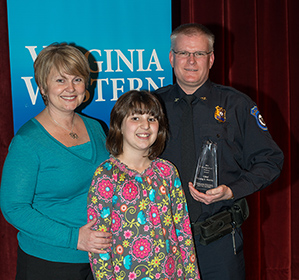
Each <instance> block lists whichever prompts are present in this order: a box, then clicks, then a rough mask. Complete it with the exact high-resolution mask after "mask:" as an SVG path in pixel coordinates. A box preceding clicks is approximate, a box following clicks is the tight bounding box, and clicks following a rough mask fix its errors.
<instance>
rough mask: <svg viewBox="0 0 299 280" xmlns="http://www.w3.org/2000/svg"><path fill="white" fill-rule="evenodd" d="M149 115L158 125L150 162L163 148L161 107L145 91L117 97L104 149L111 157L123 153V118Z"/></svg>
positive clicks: (164, 136)
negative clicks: (105, 148)
mask: <svg viewBox="0 0 299 280" xmlns="http://www.w3.org/2000/svg"><path fill="white" fill-rule="evenodd" d="M136 113H137V114H142V115H143V114H149V115H151V116H153V117H154V118H156V119H157V120H158V123H159V130H158V135H157V139H156V141H155V142H154V144H153V145H152V146H151V147H150V149H149V154H148V157H149V159H150V160H153V159H155V158H156V157H157V156H159V155H160V154H161V153H162V151H163V149H164V146H165V141H166V137H167V121H166V117H165V114H164V113H163V109H162V106H161V104H160V102H159V100H158V99H157V97H155V96H154V95H153V94H151V93H150V92H148V91H145V90H141V91H138V90H131V91H128V92H126V93H124V94H123V95H122V96H120V97H119V99H118V100H117V102H116V103H115V105H114V107H113V108H112V111H111V114H110V129H109V133H108V137H107V141H106V147H107V149H108V150H109V152H110V153H111V154H112V155H113V156H118V155H120V154H122V153H123V135H122V133H121V125H122V122H123V120H124V118H125V117H127V116H129V115H133V114H136Z"/></svg>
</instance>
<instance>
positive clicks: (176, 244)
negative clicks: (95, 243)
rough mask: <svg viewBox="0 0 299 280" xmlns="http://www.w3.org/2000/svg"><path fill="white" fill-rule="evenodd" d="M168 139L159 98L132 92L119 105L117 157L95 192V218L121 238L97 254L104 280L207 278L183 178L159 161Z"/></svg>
mask: <svg viewBox="0 0 299 280" xmlns="http://www.w3.org/2000/svg"><path fill="white" fill-rule="evenodd" d="M165 138H166V121H165V117H164V114H163V111H162V108H161V105H160V103H159V102H158V100H157V99H156V97H154V96H153V95H152V94H150V93H148V92H146V91H140V92H139V91H129V92H127V93H125V94H123V95H122V96H121V97H120V98H119V99H118V101H117V102H116V104H115V106H114V107H113V109H112V111H111V118H110V130H109V135H108V138H107V143H106V145H107V148H108V150H109V151H110V153H111V155H110V158H109V159H108V160H106V161H104V162H103V163H102V164H101V165H100V166H99V168H98V169H97V170H96V172H95V175H94V178H93V180H92V184H91V187H90V190H89V194H88V220H89V221H93V220H97V223H96V225H95V226H94V229H95V230H97V231H103V232H108V231H111V232H112V234H113V246H112V250H111V252H107V253H106V254H97V253H91V254H90V263H91V265H92V269H93V275H94V278H95V279H97V280H99V279H105V280H106V279H143V280H149V279H200V277H199V272H198V267H197V262H196V257H195V251H194V244H193V240H192V234H191V228H190V221H189V216H188V210H187V205H186V199H185V196H184V192H183V189H182V186H181V182H180V179H179V177H178V172H177V170H176V168H175V167H174V166H173V165H172V164H171V163H170V162H168V161H165V160H162V159H159V158H157V156H158V155H159V154H160V153H161V152H162V150H163V148H164V143H165Z"/></svg>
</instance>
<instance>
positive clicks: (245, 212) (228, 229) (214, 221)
mask: <svg viewBox="0 0 299 280" xmlns="http://www.w3.org/2000/svg"><path fill="white" fill-rule="evenodd" d="M248 216H249V208H248V204H247V201H246V199H245V198H241V199H239V200H236V201H235V202H234V204H233V206H232V207H230V208H229V209H226V210H224V211H221V212H219V213H217V214H215V215H213V216H211V217H209V218H208V219H206V220H205V221H203V222H196V223H192V224H191V228H192V232H193V235H194V236H197V235H199V236H200V239H199V242H200V243H201V244H203V245H207V244H209V243H211V242H213V241H215V240H217V239H219V238H221V237H223V236H224V235H226V234H228V233H232V234H234V231H235V228H238V227H240V226H241V225H242V224H243V222H244V221H245V220H246V219H247V218H248ZM233 241H234V236H233Z"/></svg>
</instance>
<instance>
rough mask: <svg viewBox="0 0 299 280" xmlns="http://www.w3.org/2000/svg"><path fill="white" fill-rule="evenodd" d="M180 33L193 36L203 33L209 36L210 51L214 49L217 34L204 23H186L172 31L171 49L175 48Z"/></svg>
mask: <svg viewBox="0 0 299 280" xmlns="http://www.w3.org/2000/svg"><path fill="white" fill-rule="evenodd" d="M179 34H183V35H187V36H192V35H197V34H203V35H205V36H206V37H207V38H208V41H209V51H214V43H215V35H214V34H213V33H212V32H211V31H210V30H209V29H208V28H207V27H206V26H204V25H202V24H199V23H186V24H182V25H180V26H178V27H177V28H176V29H175V30H173V31H172V33H171V35H170V40H171V49H174V48H175V43H176V38H177V36H178V35H179Z"/></svg>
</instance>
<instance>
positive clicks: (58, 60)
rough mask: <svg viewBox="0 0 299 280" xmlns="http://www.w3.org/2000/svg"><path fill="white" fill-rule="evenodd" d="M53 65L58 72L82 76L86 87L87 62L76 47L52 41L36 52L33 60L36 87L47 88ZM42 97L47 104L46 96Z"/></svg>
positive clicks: (44, 89) (87, 80) (87, 78)
mask: <svg viewBox="0 0 299 280" xmlns="http://www.w3.org/2000/svg"><path fill="white" fill-rule="evenodd" d="M53 67H54V68H55V69H56V70H57V71H58V72H59V73H66V74H68V75H75V76H80V77H82V78H83V80H84V83H85V86H86V88H87V85H88V82H89V74H90V67H89V63H88V60H87V59H86V57H85V56H84V54H83V53H82V52H81V51H80V50H78V49H77V48H76V47H74V46H72V45H68V44H66V43H53V44H51V45H49V46H48V47H46V48H44V49H43V50H42V51H41V52H40V53H39V54H38V56H37V58H36V60H35V62H34V76H35V81H36V83H37V85H38V87H39V88H40V89H43V91H44V92H45V93H46V92H47V90H48V86H47V79H48V76H49V74H50V71H51V69H52V68H53ZM42 98H43V100H44V103H45V105H47V98H46V96H44V94H42Z"/></svg>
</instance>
